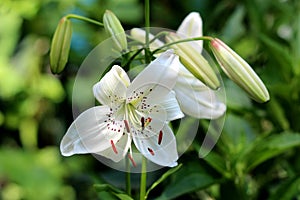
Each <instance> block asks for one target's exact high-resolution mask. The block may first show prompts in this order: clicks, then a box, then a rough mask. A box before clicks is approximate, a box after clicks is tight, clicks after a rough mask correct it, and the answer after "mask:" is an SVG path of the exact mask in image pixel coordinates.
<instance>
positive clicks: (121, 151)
mask: <svg viewBox="0 0 300 200" xmlns="http://www.w3.org/2000/svg"><path fill="white" fill-rule="evenodd" d="M131 141H132V139H131V137H130V135H129V134H124V135H123V136H122V137H121V138H120V140H119V141H117V142H116V143H115V144H114V145H115V147H114V148H115V149H114V148H113V147H112V146H111V147H110V148H108V149H106V150H104V151H101V152H97V153H96V154H98V155H101V156H103V157H106V158H109V159H111V160H113V161H114V162H119V161H120V160H122V159H123V158H124V157H125V156H126V155H127V153H128V149H129V147H130V145H131Z"/></svg>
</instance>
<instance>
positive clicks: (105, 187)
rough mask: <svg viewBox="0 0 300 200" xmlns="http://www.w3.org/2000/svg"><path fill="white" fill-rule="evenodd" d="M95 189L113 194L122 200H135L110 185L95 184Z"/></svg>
mask: <svg viewBox="0 0 300 200" xmlns="http://www.w3.org/2000/svg"><path fill="white" fill-rule="evenodd" d="M94 188H95V189H96V190H97V191H98V192H103V191H105V192H108V193H110V194H113V195H114V196H116V197H118V198H119V199H121V200H133V198H131V197H130V196H129V195H127V194H126V193H125V192H124V191H122V190H120V189H118V188H116V187H114V186H112V185H110V184H95V185H94Z"/></svg>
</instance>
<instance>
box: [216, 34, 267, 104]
mask: <svg viewBox="0 0 300 200" xmlns="http://www.w3.org/2000/svg"><path fill="white" fill-rule="evenodd" d="M210 47H211V49H212V52H213V54H214V55H215V57H216V59H217V61H218V63H219V64H220V66H221V69H222V70H223V71H224V73H225V74H226V75H227V76H228V77H229V78H230V79H231V80H233V81H234V82H235V83H236V84H237V85H239V86H240V87H241V88H243V89H244V90H245V91H246V92H247V93H248V94H249V96H250V97H251V98H252V99H254V100H255V101H257V102H260V103H263V102H266V101H268V100H269V99H270V96H269V92H268V90H267V88H266V86H265V85H264V83H263V82H262V81H261V79H260V78H259V77H258V76H257V74H256V73H255V72H254V71H253V69H252V68H251V67H250V65H249V64H248V63H247V62H246V61H245V60H244V59H242V58H241V57H240V56H239V55H238V54H237V53H236V52H234V51H233V50H232V49H231V48H230V47H228V46H227V45H226V44H225V43H224V42H222V41H221V40H219V39H217V38H215V39H213V40H212V41H211V43H210Z"/></svg>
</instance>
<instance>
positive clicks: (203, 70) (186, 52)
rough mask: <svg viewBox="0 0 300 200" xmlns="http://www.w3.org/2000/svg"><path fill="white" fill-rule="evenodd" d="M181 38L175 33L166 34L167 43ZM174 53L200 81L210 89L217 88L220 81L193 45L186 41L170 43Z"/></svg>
mask: <svg viewBox="0 0 300 200" xmlns="http://www.w3.org/2000/svg"><path fill="white" fill-rule="evenodd" d="M180 39H181V38H180V37H179V36H178V35H176V34H175V33H170V34H169V35H167V36H166V40H167V42H168V43H170V42H175V41H178V40H180ZM172 48H174V49H175V52H176V54H177V55H178V56H179V58H180V61H181V63H182V64H183V65H184V66H185V67H186V68H187V69H188V70H189V71H190V72H191V73H192V74H193V75H194V76H195V77H196V78H197V79H199V80H200V81H202V82H203V83H204V84H205V85H207V86H208V87H210V88H211V89H214V90H215V89H218V88H219V87H220V82H219V79H218V77H217V75H216V74H215V72H214V70H213V69H212V68H211V66H210V64H209V63H208V61H207V60H206V59H205V58H204V57H203V56H202V55H201V53H200V52H197V51H195V50H193V47H192V46H191V45H190V44H188V43H186V42H182V43H177V44H174V45H172Z"/></svg>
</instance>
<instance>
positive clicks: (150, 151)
mask: <svg viewBox="0 0 300 200" xmlns="http://www.w3.org/2000/svg"><path fill="white" fill-rule="evenodd" d="M148 151H149V153H151V155H152V156H154V151H153V149H151V148H149V147H148Z"/></svg>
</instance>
